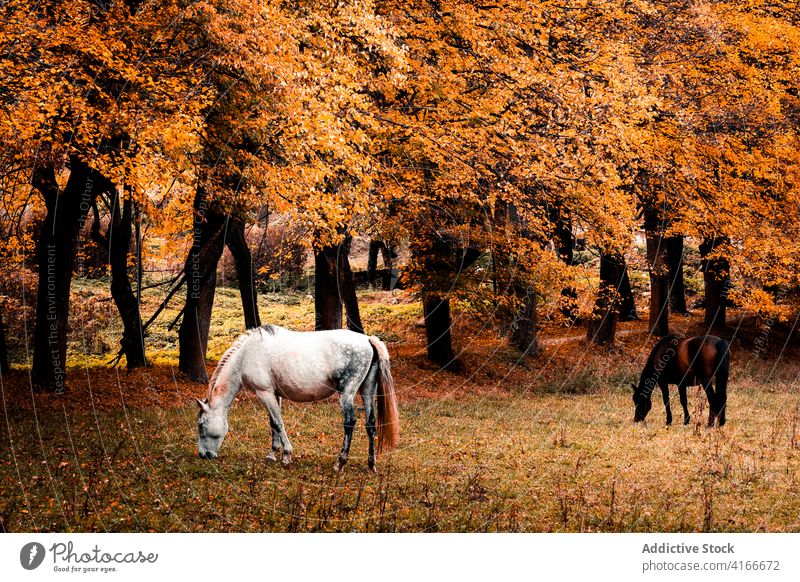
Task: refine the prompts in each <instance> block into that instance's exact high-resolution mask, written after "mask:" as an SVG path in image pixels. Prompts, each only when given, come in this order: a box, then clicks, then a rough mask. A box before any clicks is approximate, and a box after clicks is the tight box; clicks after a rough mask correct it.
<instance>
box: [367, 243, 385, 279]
mask: <svg viewBox="0 0 800 582" xmlns="http://www.w3.org/2000/svg"><path fill="white" fill-rule="evenodd" d="M382 246H384V245H383V241H380V240H375V239H372V240H370V241H369V255H368V256H367V283H369V284H370V285H375V282H376V281H377V280H378V253H379V252H380V250H381V247H382Z"/></svg>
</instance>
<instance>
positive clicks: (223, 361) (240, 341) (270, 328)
mask: <svg viewBox="0 0 800 582" xmlns="http://www.w3.org/2000/svg"><path fill="white" fill-rule="evenodd" d="M278 329H279V328H278V327H277V326H275V325H270V324H267V325H262V326H261V327H254V328H252V329H248V330H247V331H246V332H244V333H243V334H242V335H240V336H239V337H238V338H236V341H235V342H233V344H231V347H229V348H228V349H227V350H225V353H224V354H222V357H221V358H220V359H219V362H217V367H216V369H215V370H214V373H213V374H212V375H211V379H210V380H209V381H208V398H209V400H210V399H211V396H212V394H213V393H214V388H216V386H217V381H218V380H219V377H220V375H221V374H222V371H223V370H224V369H225V366H226V365H227V364H228V362H229V361H230V359H231V358H232V357H233V355H234V354H235V353H236V352H238V351H239V349H240V348H241V347H242V346H243V345H244V344H245V343H247V340H249V339H250V338H251V337H253V336H254V335H255V334H257V333H259V334H260V333H261V332H265V333H268V334H270V335H275V333H276V332H277V331H278Z"/></svg>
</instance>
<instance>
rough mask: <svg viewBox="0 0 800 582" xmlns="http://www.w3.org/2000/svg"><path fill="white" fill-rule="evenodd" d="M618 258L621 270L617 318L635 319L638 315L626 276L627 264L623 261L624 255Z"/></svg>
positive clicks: (623, 319)
mask: <svg viewBox="0 0 800 582" xmlns="http://www.w3.org/2000/svg"><path fill="white" fill-rule="evenodd" d="M619 258H620V260H621V261H622V265H623V269H624V270H623V272H622V283H621V284H620V287H619V294H620V296H621V297H620V301H621V303H620V306H619V318H620V320H622V321H635V320H637V319H639V315H638V314H637V313H636V300H635V299H634V297H633V289H631V280H630V277H629V276H628V265H627V264H626V262H625V257H624V256H623V255H619Z"/></svg>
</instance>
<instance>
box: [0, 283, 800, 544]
mask: <svg viewBox="0 0 800 582" xmlns="http://www.w3.org/2000/svg"><path fill="white" fill-rule="evenodd" d="M153 301H154V300H153ZM236 301H237V296H236V293H235V291H234V290H229V289H223V290H222V291H221V293H220V294H219V296H218V300H217V304H216V305H215V316H214V321H213V322H212V341H211V349H210V351H211V353H212V357H213V358H216V357H218V356H219V354H221V352H222V351H223V350H224V349H225V347H227V345H229V344H230V342H231V341H232V340H233V339H234V338H235V337H236V335H237V334H238V330H240V329H241V322H240V321H239V319H237V318H239V317H240V316H239V315H238V313H237V310H236ZM361 301H362V309H363V318H364V322H365V325H366V327H367V329H368V331H370V332H371V333H376V334H378V335H381V336H382V337H383V338H384V339H385V340H386V341H387V344H388V345H389V350H390V352H391V354H392V359H393V374H394V377H395V380H396V382H397V389H398V395H399V398H400V406H401V422H402V424H401V430H402V434H401V443H400V447H399V448H398V449H397V450H396V451H395V452H393V453H391V454H388V455H385V456H383V457H382V458H380V459H379V469H380V471H379V474H378V475H374V474H371V473H368V472H367V471H366V437H365V435H364V434H363V425H361V424H359V428H358V432H357V434H356V437H355V438H354V444H353V451H352V454H351V460H350V464H348V466H347V468H346V470H345V471H344V472H343V473H342V474H336V473H334V472H333V470H332V465H333V461H334V460H335V456H336V454H337V452H338V449H339V446H340V441H341V420H340V413H339V410H338V405H337V402H336V400H335V399H331V400H328V401H324V402H319V403H314V404H294V403H288V402H287V403H286V404H285V413H284V415H285V420H286V424H287V429H288V431H289V436H290V438H291V439H292V442H293V444H294V448H295V461H294V464H293V465H291V466H290V467H288V468H285V467H282V466H280V465H276V464H272V463H269V462H267V461H266V460H265V457H266V454H267V452H268V449H269V442H270V429H269V422H268V418H267V415H266V412H265V411H264V410H263V409H262V408H261V406H260V404H259V403H258V402H257V401H256V400H255V399H254V398H253V397H252V396H250V395H247V394H244V393H243V394H242V395H241V396H240V398H239V399H238V400H239V401H238V402H237V403H236V404H235V405H234V407H233V408H232V410H231V417H230V426H231V432H230V434H229V436H228V438H227V439H226V441H225V444H224V446H223V448H222V450H221V454H220V457H219V459H217V460H216V461H213V462H212V461H203V460H200V459H199V458H198V457H197V454H196V446H197V441H196V424H195V420H196V406H195V405H194V403H193V402H192V401H191V399H192V397H193V396H200V397H202V396H203V395H204V393H205V388H204V387H203V386H199V385H197V384H192V383H190V382H187V381H185V380H183V379H181V378H180V377H179V375H178V374H177V371H176V369H175V366H174V364H175V358H174V357H175V352H174V346H173V345H171V344H169V342H171V341H174V340H172V338H171V335H169V334H167V333H166V331H158V330H155V331H154V334H155V337H153V338H152V340H151V342H155V344H153V343H149V344H148V346H149V347H150V346H152V345H157V347H152V348H151V353H157V357H156V358H153V359H154V360H155V365H154V366H153V367H151V368H148V369H143V370H135V371H132V372H130V373H128V372H126V371H125V370H124V369H109V368H108V367H106V366H105V365H104V363H105V362H107V361H108V359H110V357H111V356H112V355H113V354H109V353H102V350H98V352H99V353H90V352H89V350H87V349H84V350H82V349H81V345H80V344H76V345H73V355H72V359H71V361H72V363H73V365H72V367H71V369H70V374H69V387H70V390H69V392H68V393H67V394H65V395H61V396H56V395H47V394H33V393H32V392H31V389H30V384H29V380H28V374H27V372H26V371H25V370H24V369H21V368H18V369H17V370H16V371H15V372H14V373H13V374H12V375H10V376H7V377H5V378H3V379H2V381H0V388H1V389H2V400H3V415H4V416H3V422H2V425H3V430H2V432H1V433H0V528H2V530H6V531H799V530H800V511H799V510H800V481H798V475H799V474H800V427H799V426H798V424H799V422H800V398H798V395H797V388H796V382H797V378H798V375H799V374H800V359H798V357H797V356H798V347H797V346H796V345H794V341H793V342H792V343H791V344H788V345H784V342H783V339H782V337H781V336H780V334H779V330H778V329H777V327H779V326H773V328H774V329H771V328H763V329H762V328H759V327H758V325H756V324H757V322H755V321H753V320H752V318H751V319H748V318H747V317H743V314H735V313H734V314H733V317H732V320H733V321H734V322H735V324H734V325H733V326H731V328H730V329H729V330H728V331H727V332H726V334H725V335H727V337H729V338H730V337H733V359H732V361H733V364H732V375H731V382H730V388H729V400H728V424H727V425H726V426H725V427H724V428H723V429H713V430H709V429H707V428H706V427H705V419H706V416H707V412H706V407H707V403H706V402H705V397H704V395H702V393H701V392H700V391H699V389H692V390H691V392H690V411H691V412H692V416H693V418H692V422H691V423H690V424H689V425H688V426H682V425H679V424H677V425H674V426H672V427H666V426H665V424H664V410H663V405H662V403H661V402H660V398H659V399H657V401H655V402H654V405H653V410H652V412H651V413H650V416H649V417H648V419H647V422H646V423H644V424H640V425H634V424H633V423H632V416H633V405H632V402H631V397H630V388H629V387H628V385H629V383H630V382H632V381H635V380H636V379H637V377H638V373H639V371H640V369H641V367H642V365H643V363H644V359H645V358H646V356H647V354H648V353H649V349H650V347H652V345H653V340H652V339H651V338H649V337H648V335H647V332H646V325H645V323H644V322H642V321H637V322H630V323H623V324H620V332H621V333H620V334H619V341H618V343H617V346H616V349H615V350H614V351H612V352H609V351H608V350H607V349H603V348H598V347H595V346H591V345H589V344H587V343H586V341H585V340H583V339H582V338H583V334H584V333H585V331H583V328H574V329H569V328H559V327H553V328H547V327H545V329H544V331H543V332H542V346H543V350H542V354H541V355H540V356H539V357H538V358H535V359H533V360H530V361H524V360H520V359H519V357H518V355H517V354H516V353H515V352H514V351H513V350H511V349H510V348H508V347H507V345H506V343H505V342H504V341H503V340H502V338H501V337H500V335H499V334H497V333H495V331H494V330H492V329H488V328H485V325H486V324H485V323H482V322H480V321H477V320H475V319H471V318H467V317H463V318H457V319H456V322H455V328H454V335H455V338H456V349H457V351H458V352H459V361H460V366H459V368H458V370H457V371H455V372H453V371H447V370H439V369H438V368H436V367H434V366H432V365H430V364H428V363H427V362H426V360H425V357H424V347H425V346H424V339H423V337H424V330H422V329H420V327H419V324H420V319H421V317H422V314H421V309H420V308H419V305H418V303H417V302H415V301H414V300H413V299H412V298H411V296H410V295H407V294H404V293H402V292H400V293H382V292H372V293H363V294H362V296H361ZM260 302H261V308H262V318H263V319H264V321H269V322H274V323H280V324H284V325H286V326H288V327H294V328H296V329H302V328H304V327H306V324H307V322H308V321H313V317H312V318H308V316H309V314H313V301H311V300H310V299H309V298H308V297H306V296H305V295H303V294H297V295H294V296H285V295H282V296H279V295H274V296H273V295H266V296H263V297H261V298H260ZM699 315H700V314H699V312H697V313H695V314H694V315H693V316H691V317H674V318H673V320H672V327H673V328H674V329H675V330H676V331H678V332H682V333H702V332H703V328H702V326H701V322H700V320H699ZM165 319H166V320H169V319H170V318H169V317H166V318H165ZM167 322H168V321H167ZM737 326H738V327H737ZM102 333H109V334H111V335H110V336H109V338H110V339H108V340H107V341H108V342H111V341H112V340H113V334H114V333H115V332H114V330H113V329H112V330H110V331H109V330H103V332H102ZM172 335H174V334H172ZM762 340H763V341H762ZM104 341H106V340H104ZM755 345H758V346H762V345H765V346H767V349H766V350H762V349H760V348H758V349H757V348H755V347H754V346H755ZM85 346H86V344H84V348H85ZM778 355H780V357H778ZM212 363H213V362H212ZM212 363H210V365H209V369H211V368H213V365H211V364H212ZM673 390H674V389H673ZM676 396H677V394H676V393H675V392H673V404H672V408H673V413H675V417H676V419H679V418H680V414H679V413H678V412H679V405H678V403H677V398H676Z"/></svg>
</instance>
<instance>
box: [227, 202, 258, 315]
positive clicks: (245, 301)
mask: <svg viewBox="0 0 800 582" xmlns="http://www.w3.org/2000/svg"><path fill="white" fill-rule="evenodd" d="M225 242H226V244H227V245H228V249H230V251H231V255H232V256H233V262H234V264H235V265H236V279H237V280H238V282H239V295H241V297H242V311H243V313H244V326H245V327H246V328H247V329H252V328H254V327H258V326H260V325H261V318H260V317H259V314H258V292H257V291H256V285H255V275H254V273H253V257H252V255H251V254H250V247H249V246H248V245H247V239H246V238H245V234H244V222H242V221H241V220H240V219H238V218H234V219H231V221H230V223H229V228H228V237H227V240H226V241H225Z"/></svg>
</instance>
